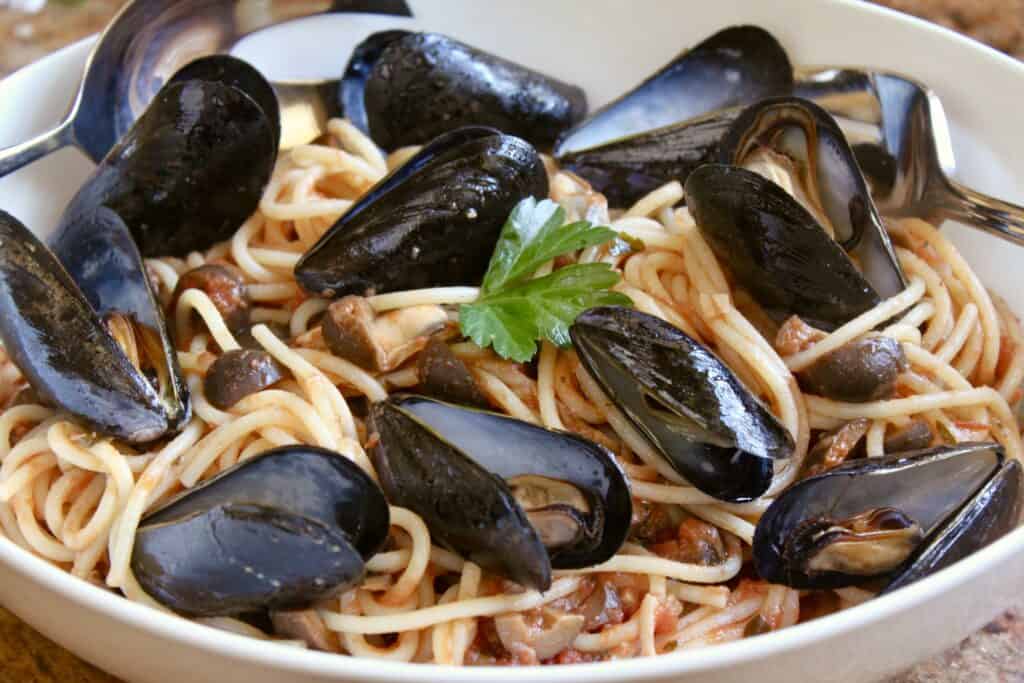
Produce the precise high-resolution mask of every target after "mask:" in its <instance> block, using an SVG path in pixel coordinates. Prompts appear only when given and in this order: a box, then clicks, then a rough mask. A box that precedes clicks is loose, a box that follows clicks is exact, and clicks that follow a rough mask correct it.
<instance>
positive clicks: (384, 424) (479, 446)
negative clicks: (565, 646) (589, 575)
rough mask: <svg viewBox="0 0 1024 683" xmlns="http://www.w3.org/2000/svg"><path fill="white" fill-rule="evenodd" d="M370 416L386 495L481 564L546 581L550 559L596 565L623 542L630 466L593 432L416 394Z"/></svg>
mask: <svg viewBox="0 0 1024 683" xmlns="http://www.w3.org/2000/svg"><path fill="white" fill-rule="evenodd" d="M370 415H371V429H372V431H373V432H375V433H376V435H377V442H376V444H375V445H374V446H373V448H371V449H370V457H371V458H372V459H373V462H374V465H375V467H376V469H377V473H378V475H379V476H380V481H381V486H382V487H383V488H384V491H385V492H386V493H387V494H388V497H389V499H390V500H392V501H393V502H394V503H395V504H397V505H402V506H404V507H408V508H410V509H412V510H414V511H415V512H417V513H418V514H419V515H421V516H422V517H423V519H424V521H425V522H426V523H427V526H428V527H429V528H430V531H431V534H432V536H433V538H434V539H435V540H437V541H438V542H439V543H441V544H443V545H445V546H447V547H449V548H451V549H452V550H453V551H455V552H458V553H460V554H462V555H463V556H464V557H466V558H468V559H470V560H472V561H473V562H476V563H477V564H479V565H480V566H482V567H484V568H485V569H488V570H490V571H493V572H495V573H497V574H500V575H502V576H505V577H507V578H509V579H512V580H513V581H516V582H518V583H520V584H522V585H524V586H528V587H531V588H536V589H539V590H545V589H547V588H548V586H549V585H550V583H551V568H552V567H554V568H556V569H572V568H580V567H588V566H592V565H595V564H600V563H601V562H604V561H605V560H607V559H608V558H610V557H612V555H614V554H615V552H616V551H617V550H618V549H619V547H620V546H621V545H622V543H623V542H624V541H625V540H626V535H627V534H628V532H629V525H630V518H631V516H632V503H631V500H630V495H629V487H628V484H627V482H626V478H625V475H624V474H623V472H622V470H621V469H620V468H619V466H618V464H617V463H616V462H615V459H614V457H613V456H612V455H611V454H610V453H609V452H608V451H607V450H605V449H604V448H602V447H601V446H598V445H597V444H595V443H593V442H590V441H588V440H586V439H583V438H581V437H579V436H577V435H575V434H570V433H566V432H558V431H552V430H548V429H544V428H542V427H538V426H536V425H533V424H530V423H527V422H523V421H521V420H516V419H514V418H510V417H508V416H505V415H499V414H497V413H491V412H486V411H482V410H476V409H471V408H464V407H460V406H455V405H452V404H448V403H443V402H441V401H436V400H434V399H429V398H424V397H419V396H393V397H391V398H389V399H388V400H387V401H384V402H382V403H378V404H375V405H374V406H373V407H372V408H371V413H370Z"/></svg>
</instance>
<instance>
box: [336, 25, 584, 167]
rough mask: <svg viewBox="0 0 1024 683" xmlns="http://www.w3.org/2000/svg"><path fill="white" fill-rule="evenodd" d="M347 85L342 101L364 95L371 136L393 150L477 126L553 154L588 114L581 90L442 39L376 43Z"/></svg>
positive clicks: (390, 36) (391, 38)
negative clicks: (564, 135) (563, 136)
mask: <svg viewBox="0 0 1024 683" xmlns="http://www.w3.org/2000/svg"><path fill="white" fill-rule="evenodd" d="M370 63H372V68H370V69H369V74H368V75H366V71H367V67H368V66H369V64H370ZM346 79H349V80H350V85H348V86H345V85H343V86H342V96H343V100H344V101H345V102H346V104H347V103H348V102H349V101H350V100H351V99H353V97H358V91H359V89H360V88H361V89H362V90H363V93H362V95H363V102H364V105H365V116H366V125H367V128H366V129H364V130H365V132H367V133H369V134H370V137H372V138H373V141H374V142H376V143H377V144H378V145H380V146H381V147H383V148H384V149H388V150H392V149H397V148H398V147H403V146H406V145H418V144H424V143H426V142H429V141H430V140H433V139H434V138H435V137H437V136H438V135H441V134H443V133H447V132H449V131H451V130H454V129H456V128H459V127H461V126H474V125H476V126H493V127H495V128H498V129H500V130H502V131H504V132H505V133H507V134H509V135H516V136H519V137H522V138H524V139H526V140H529V141H530V142H532V143H533V144H535V145H538V146H540V147H543V148H550V147H551V146H552V145H553V144H554V142H555V140H556V139H557V138H558V136H559V135H560V134H562V133H563V132H565V131H566V130H567V129H568V128H569V127H570V126H572V125H573V124H575V123H576V122H578V121H579V120H580V119H582V118H583V116H585V115H586V111H587V101H586V96H585V95H584V93H583V91H582V90H581V89H580V88H578V87H576V86H572V85H569V84H567V83H563V82H561V81H559V80H556V79H554V78H551V77H549V76H545V75H543V74H541V73H538V72H536V71H533V70H531V69H527V68H526V67H524V66H520V65H518V64H515V63H513V62H510V61H508V60H505V59H502V58H501V57H497V56H496V55H492V54H489V53H487V52H483V51H481V50H478V49H477V48H474V47H471V46H469V45H466V44H465V43H461V42H459V41H457V40H455V39H453V38H449V37H448V36H444V35H440V34H437V33H411V34H408V35H400V34H399V33H398V32H395V31H388V32H387V33H386V34H385V35H383V36H382V35H380V34H374V35H372V36H370V37H369V38H368V39H367V41H366V43H364V44H363V45H361V46H359V47H357V48H356V52H355V54H354V56H353V62H350V64H349V68H348V70H347V72H346ZM346 111H348V110H347V109H346ZM356 111H357V112H359V108H358V106H357V108H356ZM353 123H355V125H357V126H359V125H360V124H361V123H362V121H360V116H358V115H357V116H356V117H355V118H354V119H353Z"/></svg>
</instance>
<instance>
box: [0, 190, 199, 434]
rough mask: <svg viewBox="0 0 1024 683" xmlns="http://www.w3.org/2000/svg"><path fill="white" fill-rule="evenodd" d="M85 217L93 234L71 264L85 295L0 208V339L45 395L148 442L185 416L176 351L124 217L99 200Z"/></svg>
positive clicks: (90, 421)
mask: <svg viewBox="0 0 1024 683" xmlns="http://www.w3.org/2000/svg"><path fill="white" fill-rule="evenodd" d="M80 218H81V223H78V224H77V225H80V226H85V227H88V228H89V232H90V234H91V235H92V237H90V238H89V239H88V240H86V241H84V242H83V244H82V245H81V246H80V247H79V248H80V249H81V250H82V251H81V254H82V256H83V259H82V260H78V261H74V262H72V263H71V267H72V268H74V269H75V270H74V274H75V275H77V276H78V277H80V278H81V284H82V285H83V286H84V287H87V288H88V289H87V290H86V291H87V294H86V293H83V289H81V288H80V287H79V286H78V285H77V284H76V283H75V281H74V280H73V279H72V275H71V274H69V273H68V271H67V270H65V268H64V266H62V265H61V263H60V261H59V260H58V259H57V257H56V256H55V255H54V254H53V253H52V252H50V250H49V249H47V248H46V246H45V245H43V244H42V243H41V242H39V240H38V239H37V238H36V237H35V236H34V235H33V234H32V233H31V232H30V231H29V230H28V228H26V227H25V226H24V225H22V224H21V223H20V222H19V221H18V220H17V219H15V218H14V217H13V216H11V215H10V214H7V213H4V212H3V211H0V338H2V339H3V343H4V348H5V349H6V351H7V353H8V354H9V355H10V356H11V358H12V360H13V361H14V363H15V364H16V365H17V366H18V368H19V369H20V370H21V372H22V373H23V374H24V375H25V377H26V379H27V380H28V381H29V384H31V386H32V388H33V389H35V391H36V392H38V394H39V395H40V396H41V397H42V398H43V399H45V400H46V401H48V402H49V403H51V404H53V405H56V406H58V407H60V408H62V409H64V410H66V411H67V412H69V413H71V414H72V415H74V416H75V417H77V418H79V419H81V420H82V421H83V422H85V423H86V424H87V425H88V426H89V427H90V428H91V429H94V430H96V431H97V432H100V433H103V434H107V435H111V436H114V437H117V438H120V439H124V440H125V441H130V442H133V443H143V442H147V441H152V440H153V439H156V438H159V437H160V436H162V435H164V434H165V433H167V432H168V431H170V430H173V429H175V428H176V427H177V426H178V425H180V424H183V423H184V421H186V420H187V419H188V415H189V402H188V393H187V390H186V388H185V386H184V384H183V383H182V381H181V375H180V371H179V369H178V365H177V357H176V355H175V354H174V351H173V347H171V346H170V345H169V344H168V341H167V333H166V330H165V329H164V323H163V320H162V318H161V317H160V314H159V308H158V307H156V305H155V303H154V301H153V298H152V292H151V290H150V288H149V282H148V280H147V279H146V277H145V275H144V274H143V271H142V265H141V261H140V260H139V255H138V251H137V250H136V249H135V246H134V244H132V242H131V239H130V238H128V237H127V232H126V228H124V226H123V225H122V224H121V223H120V219H119V218H118V217H117V216H116V215H114V214H113V213H112V212H110V211H107V210H105V209H102V208H101V209H99V210H97V211H96V212H95V213H94V214H91V215H86V214H83V215H82V216H81V217H80ZM89 259H92V262H93V263H94V264H95V265H96V266H97V271H96V272H91V271H90V270H89V268H88V267H87V265H88V262H89ZM97 313H100V314H102V315H105V317H106V319H105V320H101V319H100V317H99V316H98V315H97Z"/></svg>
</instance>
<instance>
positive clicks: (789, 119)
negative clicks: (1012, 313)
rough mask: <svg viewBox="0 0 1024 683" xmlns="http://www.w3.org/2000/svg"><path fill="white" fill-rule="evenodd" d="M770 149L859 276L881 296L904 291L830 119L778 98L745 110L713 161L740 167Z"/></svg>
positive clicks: (853, 163)
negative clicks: (786, 163) (789, 168)
mask: <svg viewBox="0 0 1024 683" xmlns="http://www.w3.org/2000/svg"><path fill="white" fill-rule="evenodd" d="M763 148H766V149H769V150H771V151H773V152H776V153H778V154H781V155H783V156H784V157H786V158H787V159H789V160H790V161H791V162H793V163H794V165H795V170H796V172H797V174H798V176H799V177H798V178H796V179H795V182H798V183H800V185H801V186H802V187H803V189H804V190H805V192H806V193H807V195H808V197H809V199H810V201H812V202H813V203H814V204H815V205H816V206H817V207H818V208H819V209H820V210H821V212H822V213H823V214H824V215H825V216H826V217H827V219H828V221H829V223H831V225H832V227H833V229H834V231H835V237H836V241H837V242H839V244H840V245H841V246H842V247H843V248H844V249H846V250H847V251H848V252H849V253H850V254H851V255H853V257H854V258H855V259H856V260H857V262H858V263H859V264H860V269H861V272H863V273H864V278H865V279H866V280H867V281H868V282H869V283H871V286H872V287H873V288H874V289H875V291H877V292H878V293H879V295H880V296H882V297H883V298H889V297H891V296H895V295H896V294H899V293H900V292H901V291H903V289H904V288H905V287H906V280H905V278H904V277H903V271H902V270H901V269H900V265H899V261H898V260H897V258H896V253H895V252H894V251H893V248H892V243H891V242H890V240H889V234H888V232H886V230H885V227H884V226H883V225H882V219H881V217H880V216H879V214H878V209H876V208H875V204H874V201H873V200H872V199H871V193H870V192H869V190H868V186H867V183H866V182H865V181H864V176H863V175H862V174H861V170H860V167H859V166H858V165H857V160H856V157H855V156H854V153H853V150H851V149H850V145H849V144H848V143H847V141H846V137H845V136H844V135H843V132H842V129H840V127H839V124H837V123H836V122H835V119H833V118H832V116H831V115H830V114H829V113H828V112H826V111H825V110H824V109H822V108H821V107H819V106H818V105H816V104H814V103H813V102H809V101H807V100H803V99H800V98H797V97H778V98H773V99H768V100H764V101H761V102H758V103H756V104H754V105H751V106H750V107H748V108H747V109H746V110H745V111H744V112H743V114H741V115H740V117H739V118H738V119H737V120H736V122H735V123H734V124H733V126H732V129H731V130H730V131H729V133H728V134H727V135H726V136H725V137H724V138H723V139H722V141H721V144H720V145H719V149H718V162H719V163H723V164H733V165H737V166H742V165H743V164H744V161H745V160H746V159H747V158H748V157H749V155H750V154H752V153H754V152H756V151H757V150H759V149H763Z"/></svg>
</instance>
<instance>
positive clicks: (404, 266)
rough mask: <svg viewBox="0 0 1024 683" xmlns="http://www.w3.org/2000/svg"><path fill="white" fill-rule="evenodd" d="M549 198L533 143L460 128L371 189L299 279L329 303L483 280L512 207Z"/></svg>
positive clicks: (305, 261) (308, 258) (309, 256)
mask: <svg viewBox="0 0 1024 683" xmlns="http://www.w3.org/2000/svg"><path fill="white" fill-rule="evenodd" d="M547 195H548V179H547V173H546V171H545V170H544V164H543V163H542V162H541V160H540V156H539V155H538V154H537V151H536V150H535V149H534V148H533V147H532V146H530V144H529V143H527V142H524V141H523V140H520V139H519V138H516V137H512V136H510V135H504V134H502V133H500V132H498V131H496V130H494V129H492V128H483V127H466V128H460V129H458V130H456V131H453V132H451V133H446V134H445V135H442V136H441V137H439V138H437V139H436V140H434V141H433V142H431V143H430V144H429V145H427V146H426V147H424V148H423V149H422V150H420V151H419V152H418V153H417V154H416V155H415V156H413V157H412V158H411V159H410V160H409V161H407V162H406V163H405V164H403V165H402V166H401V167H399V168H397V169H395V170H394V171H393V172H392V173H391V174H390V175H388V176H387V177H386V178H384V179H383V180H381V181H380V182H379V183H377V184H376V185H375V186H374V187H372V188H371V189H370V190H369V192H367V193H366V194H365V195H364V196H363V197H362V198H361V199H360V200H359V201H358V202H356V204H355V205H354V206H353V207H352V208H350V209H349V210H348V211H347V212H346V213H345V215H344V216H342V217H341V218H340V219H339V220H338V222H337V223H335V224H334V225H333V226H332V227H331V228H330V230H328V231H327V233H326V234H325V235H324V236H323V237H322V238H321V239H320V241H318V242H317V243H316V244H315V245H313V247H312V248H311V249H310V250H309V251H308V252H306V254H305V255H303V257H302V258H301V259H300V260H299V262H298V264H297V265H296V266H295V277H296V279H297V280H298V281H299V284H301V285H302V286H303V288H305V289H306V290H307V291H309V292H311V293H314V294H317V295H320V296H325V297H336V296H343V295H346V294H363V293H365V292H367V291H374V292H378V293H379V292H389V291H395V290H402V289H415V288H420V287H437V286H443V285H457V284H466V285H468V284H476V283H478V282H479V281H480V280H481V279H482V278H483V275H484V273H485V272H486V270H487V266H488V264H489V263H490V258H491V253H492V252H493V251H494V245H495V244H496V243H497V241H498V236H499V235H500V233H501V228H502V226H503V225H504V223H505V220H506V219H507V218H508V216H509V214H510V213H511V212H512V209H513V208H515V206H516V204H518V203H519V201H520V200H522V199H524V198H526V197H546V196H547Z"/></svg>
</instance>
